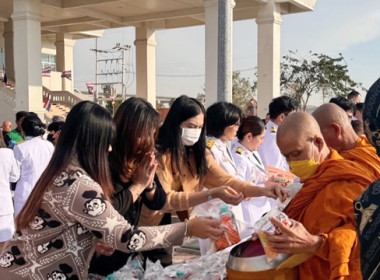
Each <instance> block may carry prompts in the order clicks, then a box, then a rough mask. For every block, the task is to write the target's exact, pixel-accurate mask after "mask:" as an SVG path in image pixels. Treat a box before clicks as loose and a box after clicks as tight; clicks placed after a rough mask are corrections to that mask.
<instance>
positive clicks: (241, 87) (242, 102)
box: [232, 71, 253, 112]
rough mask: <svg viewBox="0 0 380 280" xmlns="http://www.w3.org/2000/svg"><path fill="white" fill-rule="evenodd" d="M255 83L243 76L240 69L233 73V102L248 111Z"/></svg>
mask: <svg viewBox="0 0 380 280" xmlns="http://www.w3.org/2000/svg"><path fill="white" fill-rule="evenodd" d="M252 88H253V85H252V84H251V82H250V81H249V79H247V78H244V77H241V76H240V71H234V72H233V73H232V103H233V104H235V105H236V106H238V107H240V108H241V109H242V110H243V112H246V111H247V109H248V107H249V105H250V102H251V100H252V98H253V92H252Z"/></svg>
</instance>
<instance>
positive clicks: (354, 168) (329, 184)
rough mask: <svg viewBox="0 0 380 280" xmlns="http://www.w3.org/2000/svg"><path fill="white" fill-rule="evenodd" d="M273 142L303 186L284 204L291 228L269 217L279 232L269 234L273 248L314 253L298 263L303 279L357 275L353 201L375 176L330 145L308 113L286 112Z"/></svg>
mask: <svg viewBox="0 0 380 280" xmlns="http://www.w3.org/2000/svg"><path fill="white" fill-rule="evenodd" d="M277 143H278V146H279V148H280V151H281V153H282V154H283V155H284V156H285V157H286V159H287V161H288V162H289V167H290V170H291V171H292V172H293V173H294V174H295V175H297V176H298V177H299V178H300V179H301V182H302V183H303V187H302V188H301V190H300V191H299V192H298V193H297V195H296V196H295V197H294V199H293V201H292V202H291V203H290V205H289V206H288V207H287V208H286V213H287V214H288V215H289V217H290V218H291V219H293V220H292V221H293V226H292V227H287V226H284V225H282V224H281V223H280V222H278V221H276V220H272V222H273V223H274V224H275V225H276V226H278V227H279V228H280V229H281V231H282V234H281V235H274V236H268V241H269V243H270V245H271V246H272V247H273V250H274V251H276V252H280V253H301V252H305V253H307V252H309V253H313V254H314V255H313V256H312V257H311V258H310V259H309V260H307V261H306V262H304V263H303V264H301V265H300V266H299V271H300V279H301V280H309V279H316V280H324V279H339V280H342V279H352V280H358V279H361V274H360V265H359V263H360V261H359V247H358V242H357V235H356V231H355V226H354V215H353V201H354V199H355V198H357V196H358V195H359V194H360V193H361V192H363V190H364V189H365V187H367V186H368V184H369V183H370V182H371V181H373V180H374V178H375V176H373V174H371V173H369V172H367V171H366V170H365V169H364V168H362V167H361V166H360V165H358V164H356V163H354V162H350V161H347V160H344V159H343V158H342V157H341V156H340V155H339V154H338V152H336V151H335V150H332V149H330V148H328V146H327V145H326V143H325V141H324V139H323V136H322V133H321V131H320V128H319V126H318V123H317V122H316V120H315V119H314V118H313V117H312V116H311V115H310V114H308V113H304V112H299V113H293V114H291V115H289V116H288V117H287V118H286V119H285V120H284V122H283V123H282V124H281V126H280V127H279V129H278V132H277Z"/></svg>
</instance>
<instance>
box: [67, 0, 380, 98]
mask: <svg viewBox="0 0 380 280" xmlns="http://www.w3.org/2000/svg"><path fill="white" fill-rule="evenodd" d="M282 20H283V23H282V27H281V55H282V56H283V55H286V54H288V53H289V51H290V50H292V51H295V50H298V52H299V53H300V55H305V56H306V55H307V53H308V52H309V51H312V52H316V53H323V54H327V55H330V56H332V57H337V56H338V54H339V53H342V55H343V57H344V58H345V60H346V63H347V66H348V69H349V75H350V77H351V79H353V80H354V81H355V82H359V83H362V84H363V86H364V87H365V88H367V89H368V88H369V87H370V86H371V85H372V84H373V83H374V82H375V81H376V80H377V79H378V78H379V76H380V68H379V62H380V1H379V0H362V1H359V0H317V1H316V5H315V9H314V11H313V12H306V13H299V14H290V15H285V16H283V17H282ZM204 36H205V34H204V26H197V27H189V28H180V29H169V30H159V31H156V41H157V46H156V74H157V88H156V90H157V96H167V97H176V96H179V95H181V94H186V95H189V96H194V97H195V96H196V95H197V93H198V92H202V91H203V90H202V88H203V86H204V82H205V77H204V73H205V49H204V46H205V38H204ZM134 40H135V35H134V28H119V29H111V30H106V31H105V32H104V35H103V37H102V38H100V39H98V48H99V49H108V50H111V49H112V48H113V47H114V46H115V45H116V43H121V44H127V45H131V46H132V47H131V50H130V51H127V53H126V57H127V67H126V68H127V71H128V74H127V94H134V93H135V90H136V88H135V76H134V72H135V48H134V45H133V42H134ZM91 48H95V39H83V40H78V41H77V42H76V45H75V47H74V71H75V73H74V75H75V87H76V88H78V89H80V90H85V89H86V86H85V83H86V82H94V81H95V54H94V52H92V51H90V49H91ZM111 56H113V57H117V56H118V55H117V54H112V55H111ZM108 57H109V56H108ZM99 58H105V57H101V56H100V57H99ZM103 65H104V63H103ZM256 66H257V25H256V22H255V20H245V21H237V22H234V25H233V70H239V71H241V75H242V76H243V77H246V78H249V79H250V81H252V80H253V74H254V70H253V69H254V68H255V67H256ZM103 67H104V66H102V68H103ZM107 67H111V69H112V67H114V66H111V65H110V64H108V66H107ZM114 80H117V77H114ZM108 81H112V79H111V78H109V79H108ZM362 95H363V96H364V95H365V92H362ZM321 103H322V100H321V97H320V96H315V97H313V98H312V99H311V101H310V104H311V105H320V104H321Z"/></svg>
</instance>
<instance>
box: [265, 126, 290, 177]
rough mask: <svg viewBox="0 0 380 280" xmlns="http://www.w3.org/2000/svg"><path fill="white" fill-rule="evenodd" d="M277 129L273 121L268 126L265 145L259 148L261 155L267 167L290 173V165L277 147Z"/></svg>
mask: <svg viewBox="0 0 380 280" xmlns="http://www.w3.org/2000/svg"><path fill="white" fill-rule="evenodd" d="M277 129H278V126H277V125H276V124H275V123H274V122H272V121H269V122H268V123H267V124H266V133H265V136H264V143H263V144H262V145H261V147H260V148H259V154H260V156H261V159H262V161H263V164H264V165H265V166H273V167H276V168H278V169H280V170H283V171H289V165H288V163H287V162H286V159H285V157H284V156H283V155H282V154H281V152H280V149H279V148H278V146H277V142H276V135H277Z"/></svg>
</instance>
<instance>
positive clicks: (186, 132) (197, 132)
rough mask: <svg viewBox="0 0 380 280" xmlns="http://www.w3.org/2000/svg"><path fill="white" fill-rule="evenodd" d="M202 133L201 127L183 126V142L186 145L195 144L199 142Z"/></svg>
mask: <svg viewBox="0 0 380 280" xmlns="http://www.w3.org/2000/svg"><path fill="white" fill-rule="evenodd" d="M201 133H202V129H201V128H186V127H185V128H182V135H181V137H182V143H183V144H184V145H185V146H193V145H194V144H195V143H197V142H198V140H199V136H201Z"/></svg>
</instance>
